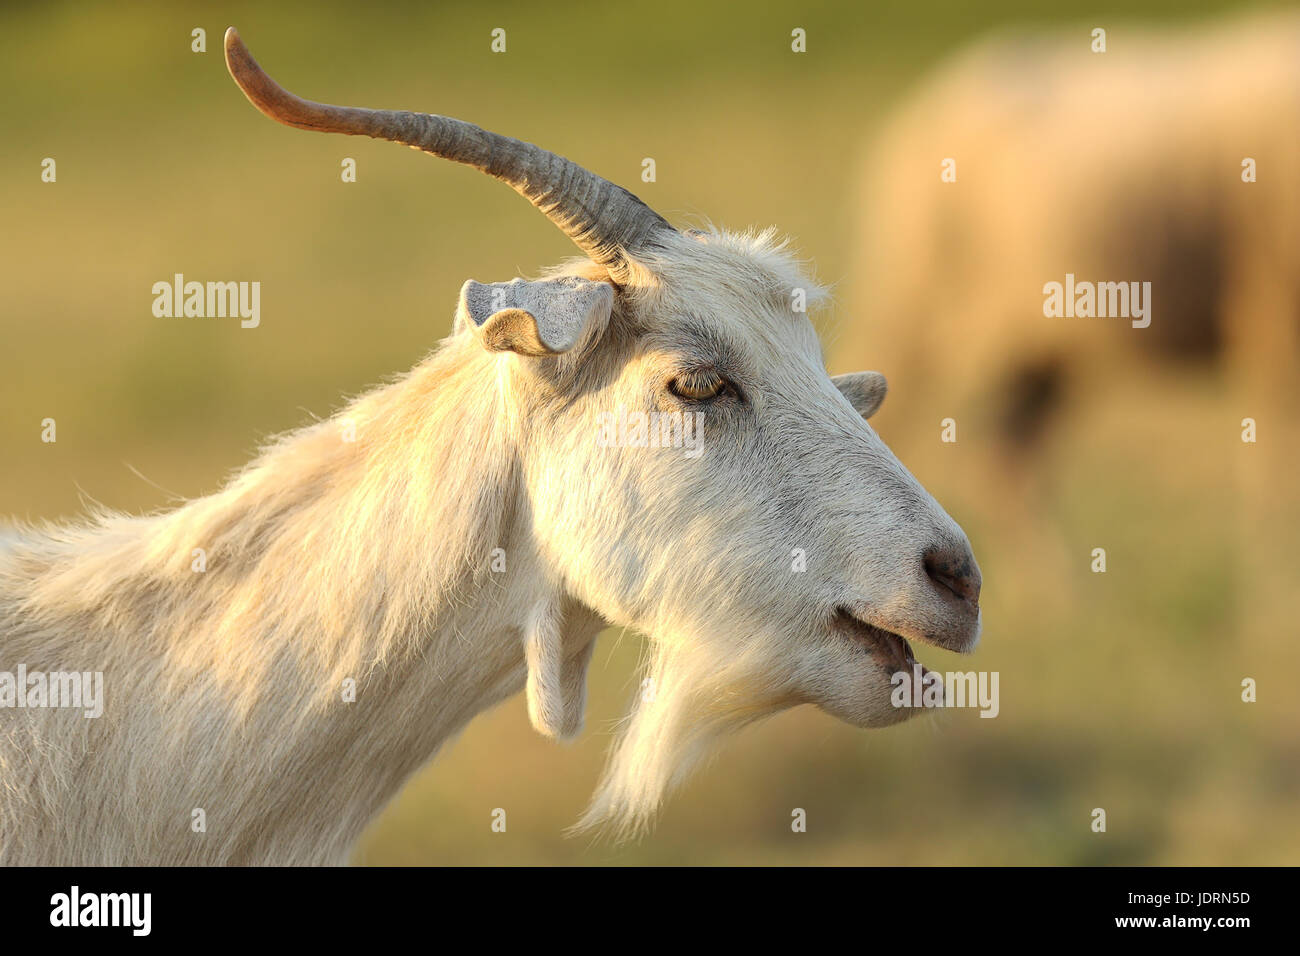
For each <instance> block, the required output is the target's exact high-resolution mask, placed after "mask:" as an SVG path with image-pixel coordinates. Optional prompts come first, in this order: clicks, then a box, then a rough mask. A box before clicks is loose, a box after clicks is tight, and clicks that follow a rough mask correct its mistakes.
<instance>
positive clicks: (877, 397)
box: [831, 372, 889, 418]
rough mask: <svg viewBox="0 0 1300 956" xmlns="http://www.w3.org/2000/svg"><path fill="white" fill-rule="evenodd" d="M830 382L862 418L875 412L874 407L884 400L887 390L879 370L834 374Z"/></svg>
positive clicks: (868, 416) (887, 387) (883, 377)
mask: <svg viewBox="0 0 1300 956" xmlns="http://www.w3.org/2000/svg"><path fill="white" fill-rule="evenodd" d="M831 382H832V383H833V384H834V385H835V387H836V388H838V389H839V390H840V392H841V393H842V394H843V395H844V397H845V398H847V399H848V400H849V404H850V405H852V406H853V407H854V408H856V409H857V411H858V414H859V415H861V416H862V417H863V418H870V417H871V416H872V415H874V414H876V409H878V408H879V407H880V403H881V402H883V401H884V400H885V392H887V391H888V390H889V386H888V385H886V384H885V376H883V375H881V374H880V373H879V372H850V373H848V374H847V375H836V376H834V377H833V378H832V379H831Z"/></svg>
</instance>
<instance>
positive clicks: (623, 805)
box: [571, 640, 799, 842]
mask: <svg viewBox="0 0 1300 956" xmlns="http://www.w3.org/2000/svg"><path fill="white" fill-rule="evenodd" d="M774 673H779V670H778V669H776V668H774V667H772V666H771V662H765V661H764V660H762V659H761V656H760V653H759V652H758V650H757V649H756V648H753V647H749V648H743V649H740V650H738V649H737V648H736V647H735V646H726V645H724V646H707V645H704V644H701V643H695V642H690V643H684V642H674V643H660V642H657V641H653V640H652V641H651V642H650V651H649V660H648V662H647V665H646V667H645V668H644V670H643V679H642V681H641V682H640V688H639V690H638V694H637V698H636V702H635V704H634V706H633V709H632V712H631V713H630V714H629V715H628V716H627V717H626V718H625V719H624V721H623V723H624V727H623V730H622V732H621V734H620V735H619V738H618V740H617V741H616V742H615V744H614V746H613V748H612V749H611V751H610V756H609V760H608V763H607V764H606V767H605V771H604V774H603V775H602V777H601V781H600V784H599V785H598V786H597V788H596V792H595V794H594V796H593V797H592V799H591V803H590V804H588V806H587V809H586V810H585V811H584V812H583V814H582V817H581V818H580V819H579V820H578V822H577V823H576V824H575V825H574V826H573V827H572V829H571V832H572V833H592V832H594V833H596V834H597V835H598V836H602V837H607V838H609V839H611V840H612V841H614V842H624V841H627V840H633V839H636V838H638V837H640V836H643V835H644V834H645V833H646V832H647V831H648V830H649V829H650V828H651V826H652V825H653V823H654V819H655V816H656V814H657V813H658V810H659V808H660V806H661V805H662V803H663V801H664V799H665V797H667V795H668V794H669V793H671V792H672V791H673V790H674V789H675V788H676V787H678V786H679V785H680V784H681V783H682V782H683V781H684V780H685V779H686V777H688V776H689V775H690V773H691V771H692V770H693V769H695V768H696V767H698V766H699V765H700V764H701V763H702V762H704V761H705V760H707V758H708V757H710V756H711V755H712V754H713V753H714V752H715V749H716V744H717V742H718V741H719V740H721V739H722V738H724V737H727V736H729V735H730V734H732V733H734V732H736V731H738V730H740V729H741V728H743V727H746V726H748V725H750V724H752V723H754V722H756V721H759V720H762V719H763V718H764V717H768V716H771V715H772V714H775V713H777V712H778V711H780V710H783V709H785V708H787V707H790V706H793V705H794V704H797V703H799V701H798V700H795V699H793V697H792V696H791V694H790V692H789V690H788V688H782V687H778V686H776V685H775V684H773V682H772V679H771V677H770V675H771V674H774Z"/></svg>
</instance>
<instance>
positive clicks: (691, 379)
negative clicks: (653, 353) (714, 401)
mask: <svg viewBox="0 0 1300 956" xmlns="http://www.w3.org/2000/svg"><path fill="white" fill-rule="evenodd" d="M726 387H727V380H726V379H725V378H723V377H722V376H721V375H719V374H718V373H717V372H714V371H712V370H709V369H704V370H700V371H696V372H686V373H685V374H682V375H678V376H677V377H676V378H675V379H673V380H672V381H671V382H669V383H668V391H670V392H672V393H673V394H674V395H676V396H677V397H678V398H684V399H687V400H688V401H692V402H701V401H704V400H705V399H708V398H713V397H714V396H716V395H718V394H720V393H721V392H722V390H723V389H725V388H726Z"/></svg>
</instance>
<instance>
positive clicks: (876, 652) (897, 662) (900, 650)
mask: <svg viewBox="0 0 1300 956" xmlns="http://www.w3.org/2000/svg"><path fill="white" fill-rule="evenodd" d="M835 623H836V624H838V625H840V626H841V627H842V628H843V629H844V630H846V631H847V632H848V634H849V637H850V639H851V640H853V641H854V642H855V643H857V644H859V645H860V646H862V647H863V649H864V650H865V651H866V652H867V654H868V656H870V657H871V658H872V659H873V660H874V661H875V662H876V663H877V664H879V665H880V666H881V667H883V668H884V669H885V670H886V671H888V672H889V673H890V674H897V673H899V672H903V673H906V674H907V675H908V677H912V676H913V675H914V674H915V672H916V669H917V668H918V667H919V668H920V673H921V676H922V677H924V676H925V675H926V674H928V673H929V671H928V670H927V669H926V667H925V665H924V664H922V663H921V662H920V661H918V660H917V659H916V655H915V654H913V653H912V645H911V644H909V643H907V639H906V638H905V637H903V636H902V635H901V634H895V633H894V632H893V631H887V630H885V629H884V628H883V627H878V626H877V625H875V624H869V623H868V622H866V621H864V620H862V619H861V618H860V617H858V616H857V615H855V614H853V613H852V612H851V611H849V609H848V608H845V607H838V608H836V609H835Z"/></svg>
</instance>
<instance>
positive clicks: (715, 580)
mask: <svg viewBox="0 0 1300 956" xmlns="http://www.w3.org/2000/svg"><path fill="white" fill-rule="evenodd" d="M226 58H227V64H228V66H229V68H230V71H231V73H232V75H233V76H234V77H235V79H236V81H237V82H238V83H239V85H240V86H241V87H242V88H243V90H244V92H245V94H246V95H247V96H248V98H249V99H250V100H251V101H252V102H253V104H254V105H256V106H257V107H258V108H259V109H260V110H262V111H263V112H264V113H266V114H267V115H269V116H271V117H273V118H275V119H277V120H279V121H281V122H283V123H287V124H289V125H291V126H298V127H301V128H306V129H317V130H323V131H325V130H327V131H336V132H343V133H364V134H366V135H370V136H375V137H379V138H384V139H389V140H394V141H397V142H402V143H406V144H408V145H411V146H414V147H416V148H419V149H422V150H424V151H425V152H428V153H432V154H433V155H435V156H441V157H445V158H448V159H452V160H455V161H457V162H462V163H467V164H469V165H472V166H475V167H477V168H479V169H481V170H483V171H485V172H487V173H489V174H490V175H493V176H495V177H497V178H499V179H502V180H504V181H505V182H507V183H508V184H510V185H511V186H513V187H514V188H515V189H516V190H518V191H519V192H520V193H522V194H523V195H524V196H526V197H527V198H528V199H529V200H530V201H532V202H533V203H534V204H535V205H536V206H538V207H539V208H540V209H542V210H543V211H544V212H545V213H546V215H547V216H548V217H550V218H551V219H552V220H553V221H554V222H555V223H556V224H557V225H558V226H559V227H560V228H561V229H563V230H564V231H565V232H566V233H567V234H568V235H569V236H570V237H571V238H573V240H574V241H575V242H576V243H577V245H578V246H579V248H580V249H581V250H582V251H583V252H584V253H585V254H586V255H587V256H588V257H589V258H588V259H586V260H582V261H580V262H577V263H575V264H572V265H570V266H568V267H566V268H564V269H562V270H560V271H558V272H556V273H554V274H552V275H551V276H550V277H548V278H545V279H542V280H540V281H536V282H523V281H521V280H515V281H514V282H512V283H506V284H498V285H493V286H487V285H480V284H479V283H476V282H472V281H471V282H467V283H466V284H465V287H464V288H463V289H462V291H461V297H460V304H459V308H458V311H457V315H456V322H455V328H454V331H453V334H452V335H451V336H450V337H449V338H448V339H446V340H445V341H444V342H443V343H442V344H441V346H440V347H439V348H438V349H437V351H435V352H434V353H433V354H432V355H431V356H430V357H429V358H428V359H426V360H425V361H424V362H422V363H421V364H419V365H417V366H416V367H415V369H414V370H412V371H411V372H410V373H409V374H407V375H406V376H405V377H404V378H402V379H401V380H400V381H398V382H396V383H394V384H391V385H388V386H386V387H383V388H379V389H376V390H374V391H371V392H370V393H368V394H366V395H363V396H361V397H360V398H358V399H356V400H355V401H353V402H352V403H351V404H350V405H348V407H347V408H346V409H344V410H343V411H342V412H340V413H339V415H338V416H336V417H335V418H333V419H331V420H328V421H324V422H320V423H317V424H313V425H311V426H308V427H306V428H303V429H301V430H299V431H296V432H293V433H292V434H289V435H287V436H285V437H283V438H282V439H280V440H279V441H276V442H275V443H273V444H272V445H271V446H270V447H268V448H266V449H265V450H264V451H263V452H262V453H261V454H260V456H259V457H258V458H257V459H256V460H255V461H254V462H252V463H251V464H250V465H249V466H248V467H247V468H245V469H244V470H243V471H242V472H241V473H240V474H238V475H237V476H236V477H235V478H234V479H233V480H232V481H231V482H230V483H229V484H228V485H227V486H226V487H225V488H224V490H222V491H220V492H219V493H217V494H214V495H212V496H210V497H207V498H202V499H199V500H195V501H192V502H189V503H188V504H185V505H184V506H182V507H180V508H178V509H176V510H174V511H171V512H170V513H166V514H160V515H154V516H149V517H126V516H120V515H112V514H101V515H98V516H96V518H95V519H94V520H93V521H92V522H90V523H88V524H84V525H78V526H72V527H57V528H44V529H40V530H36V529H28V530H25V531H24V532H23V534H22V536H21V538H20V540H19V541H18V542H17V543H16V544H15V545H14V547H13V548H12V550H10V551H9V552H8V553H7V555H6V556H5V557H4V558H3V559H2V560H0V654H2V655H3V657H2V658H0V667H3V668H7V669H9V670H11V671H12V670H13V668H14V667H16V666H18V665H19V664H23V665H25V667H26V668H27V670H28V671H29V672H34V671H47V672H48V671H58V670H61V669H73V668H75V669H77V670H97V671H103V673H104V681H105V687H106V696H107V700H106V702H105V712H104V716H103V717H102V718H101V719H99V720H88V719H85V718H83V717H82V716H81V715H80V713H79V712H73V711H70V710H65V709H54V708H49V707H46V708H30V707H29V708H26V709H12V708H4V709H0V783H2V786H3V791H2V792H0V862H5V863H59V864H124V863H160V864H194V863H223V864H234V863H277V864H304V863H339V862H344V861H346V859H347V857H348V852H349V849H350V847H351V846H352V844H353V843H354V841H355V840H356V838H357V836H358V835H359V834H360V832H361V830H362V828H363V827H365V826H366V824H367V823H368V822H369V821H370V820H371V819H372V818H373V817H374V816H375V814H376V813H377V812H378V811H379V810H380V808H382V807H383V806H384V804H385V803H386V802H387V801H388V800H389V799H390V798H391V797H392V796H393V795H394V794H395V793H396V792H397V791H398V789H399V788H400V787H401V786H402V783H403V781H405V780H406V779H407V778H408V777H409V776H410V774H411V773H412V772H414V771H415V770H416V769H417V768H419V767H420V766H422V765H423V764H425V763H426V762H427V761H428V760H430V759H431V757H432V756H433V755H434V754H435V753H436V752H437V750H438V748H439V746H440V745H441V744H442V743H443V742H444V741H445V740H447V739H448V738H449V737H451V736H452V735H453V734H455V733H456V732H457V731H458V730H459V729H461V728H462V727H464V726H465V724H466V723H467V722H468V721H469V720H470V719H471V718H472V717H473V716H474V715H475V714H477V713H479V712H480V711H482V710H484V709H485V708H488V707H491V706H492V705H494V704H496V703H497V702H499V701H501V700H503V699H504V698H506V697H509V696H510V695H512V694H514V693H515V692H516V691H517V690H518V689H519V688H520V687H521V686H525V685H526V687H527V700H528V710H529V714H530V716H531V719H532V722H533V723H534V724H535V726H536V727H537V729H538V730H540V731H541V732H542V733H545V734H548V735H552V736H555V737H565V736H569V735H572V734H575V733H577V732H578V730H579V729H580V727H581V724H582V717H583V699H584V682H585V671H586V667H587V663H588V661H589V660H590V658H591V653H592V647H593V642H594V638H595V636H596V634H597V632H598V631H600V630H601V628H602V627H604V626H606V624H613V625H621V626H625V627H631V628H635V629H637V630H639V631H642V632H644V633H645V634H647V635H649V637H650V640H651V648H652V650H651V655H652V659H651V662H650V664H649V676H650V677H652V678H653V680H654V686H655V688H656V693H655V694H653V695H643V696H645V697H647V698H652V699H648V700H641V701H639V702H638V703H637V705H636V707H635V710H634V712H633V714H632V715H631V718H630V720H629V722H628V725H627V727H626V729H625V731H624V733H623V736H622V739H621V740H620V741H619V742H618V744H617V745H616V748H615V750H614V752H613V755H612V758H611V761H610V765H609V767H608V770H607V772H606V774H605V776H604V779H603V782H602V783H601V785H600V789H599V791H598V793H597V794H596V796H595V798H594V800H593V802H592V804H591V806H590V807H589V809H588V810H587V812H586V815H585V816H584V817H583V820H582V823H583V825H584V826H592V825H596V824H602V823H603V824H608V825H609V826H610V827H612V828H613V829H614V830H615V831H618V832H628V831H635V830H637V829H639V828H640V827H641V826H642V825H643V824H645V823H646V821H648V820H649V819H650V817H651V815H652V814H653V812H654V810H655V808H656V807H657V806H658V804H659V802H660V800H661V798H662V796H663V795H664V793H665V792H666V790H667V789H668V788H669V786H670V785H671V784H672V783H673V782H674V781H675V780H677V779H678V778H679V777H680V776H681V774H682V773H683V772H684V771H685V769H686V768H687V767H688V766H689V765H690V764H691V763H692V762H693V760H694V759H695V758H696V757H697V756H698V755H699V754H700V753H701V752H702V750H703V749H704V748H705V746H706V745H707V744H708V743H709V742H710V741H711V740H712V739H714V738H716V737H717V736H719V735H720V734H722V733H723V732H725V731H727V730H729V729H731V728H734V727H737V726H739V725H742V724H745V723H748V722H750V721H753V720H755V719H757V718H759V717H762V716H764V715H766V714H770V713H774V712H776V711H778V710H780V709H782V708H786V707H790V706H792V705H795V704H800V703H814V704H817V705H819V706H821V707H823V708H824V709H826V710H827V711H829V712H831V713H833V714H836V715H838V716H839V717H841V718H843V719H845V720H847V721H851V722H852V723H854V724H858V725H863V726H878V725H885V724H890V723H894V722H897V721H900V720H903V719H905V718H906V717H907V716H908V715H909V714H910V713H911V712H910V711H907V710H900V709H896V708H895V707H893V706H891V703H890V699H889V698H890V690H891V685H890V675H891V674H892V673H894V672H896V671H899V670H902V669H908V670H910V667H911V661H912V658H911V651H910V649H909V647H908V645H907V643H906V641H905V640H904V638H915V639H919V640H922V641H928V642H932V643H934V644H937V645H940V646H943V647H947V648H952V649H956V650H963V651H964V650H969V649H970V648H971V647H973V645H974V644H975V642H976V640H977V638H978V634H979V627H980V621H979V607H978V594H979V586H980V578H979V571H978V568H977V567H976V564H975V562H974V559H973V557H972V555H971V552H970V548H969V545H968V543H967V541H966V538H965V536H964V535H963V534H962V532H961V530H960V529H959V528H958V527H957V525H956V524H954V523H953V521H952V520H951V519H950V518H949V517H948V515H947V514H945V513H944V511H943V510H942V509H941V508H940V507H939V506H938V504H936V503H935V502H934V500H933V499H932V498H931V497H930V496H929V495H928V494H927V493H926V492H925V491H924V490H923V489H922V488H921V487H920V485H919V484H918V483H917V482H916V481H915V479H913V478H912V477H911V476H910V475H909V474H908V473H907V471H906V470H904V468H903V467H902V466H901V465H900V464H899V463H898V461H897V460H896V459H895V458H894V457H893V456H892V455H891V453H890V452H889V450H888V449H887V448H886V447H885V445H884V444H883V443H882V442H881V441H880V439H879V438H877V437H876V435H875V434H874V433H873V432H872V430H871V429H870V428H869V427H868V426H867V424H866V423H865V421H864V420H863V416H864V415H869V414H870V413H871V412H872V411H874V409H875V408H876V406H877V405H878V404H879V403H880V401H881V399H882V398H883V395H884V382H883V379H881V378H880V376H879V375H877V374H875V373H862V374H859V375H852V376H841V377H839V378H837V379H831V378H830V377H828V376H827V374H826V371H825V369H824V367H823V364H822V358H821V352H820V349H819V347H818V342H817V338H816V336H815V334H814V333H813V330H812V326H811V324H810V323H809V322H808V320H807V318H806V317H805V316H803V315H801V314H798V313H795V312H792V311H791V308H790V296H791V290H792V289H794V288H803V289H806V290H809V291H810V292H811V291H812V290H813V286H812V285H811V284H810V282H809V280H808V279H807V278H805V277H804V276H803V275H802V274H801V273H800V272H799V270H798V269H797V268H796V266H795V264H794V263H793V261H792V260H791V259H790V257H789V256H788V255H787V254H786V253H785V252H784V251H783V250H782V247H781V246H780V245H779V244H778V243H776V242H775V241H773V239H772V238H771V236H770V234H768V233H764V234H762V235H747V236H737V235H732V234H728V233H711V234H707V235H705V234H692V235H686V234H682V233H679V232H677V231H675V230H673V229H672V228H671V227H670V226H669V225H668V224H667V223H666V222H664V220H662V219H661V218H660V217H659V216H657V215H656V214H655V213H653V212H652V211H650V210H649V209H648V208H646V207H645V206H644V205H643V204H642V203H641V202H640V201H639V200H637V199H636V198H635V197H633V196H632V195H630V194H629V193H627V192H625V191H623V190H622V189H620V188H618V187H616V186H613V185H611V184H610V183H608V182H606V181H604V180H602V179H600V178H599V177H597V176H595V175H593V174H591V173H589V172H587V171H586V170H584V169H582V168H581V167H579V166H577V165H575V164H573V163H571V162H569V161H568V160H565V159H562V158H560V157H558V156H556V155H554V154H551V153H548V152H546V151H544V150H541V149H539V148H537V147H535V146H532V145H529V144H526V143H521V142H518V141H516V140H512V139H508V138H506V137H502V136H498V135H495V134H491V133H487V132H485V131H483V130H481V129H479V128H477V127H475V126H471V125H469V124H466V123H462V122H459V121H457V120H452V119H447V118H443V117H437V116H426V115H422V114H414V113H395V112H381V111H370V110H360V109H347V108H340V107H332V106H322V105H319V104H315V103H308V102H305V101H303V100H300V99H298V98H297V97H295V96H292V95H291V94H289V93H286V92H285V91H284V90H282V89H280V88H279V87H278V86H276V85H275V84H274V82H273V81H272V80H270V78H269V77H267V76H266V75H265V74H264V73H263V72H261V70H260V68H259V67H258V66H257V64H256V63H255V62H254V61H253V60H252V58H251V57H250V56H249V54H248V51H247V50H246V49H245V48H244V46H243V45H242V44H241V42H240V40H239V37H238V35H237V34H236V33H235V31H234V30H233V29H232V30H230V31H229V32H228V33H227V36H226ZM619 409H624V410H631V411H636V412H650V411H655V410H658V411H662V412H669V413H674V412H675V413H688V412H689V413H691V414H692V415H694V414H697V413H698V414H700V415H702V416H703V423H704V431H703V438H704V452H703V454H701V455H698V456H691V455H687V454H684V453H682V451H681V450H675V449H672V448H647V447H628V445H629V444H632V445H635V444H637V443H635V442H632V443H623V444H620V443H617V442H616V443H609V442H599V441H597V434H598V432H599V430H600V427H601V426H600V424H599V423H600V422H601V421H602V420H603V419H602V416H605V415H607V414H608V413H611V412H615V411H617V410H619ZM855 409H856V410H855ZM859 413H861V414H859ZM345 420H346V421H348V422H350V423H353V425H354V426H355V429H356V440H355V441H345V440H343V435H342V429H343V422H344V421H345ZM199 548H201V549H203V550H204V552H205V553H206V570H204V571H202V572H201V573H200V572H197V571H196V570H195V565H194V560H195V559H194V557H193V553H194V551H195V549H199ZM498 549H500V550H498ZM796 551H800V552H802V553H803V554H804V555H806V562H807V570H806V572H804V573H792V571H791V568H792V553H793V552H796ZM796 560H797V559H796ZM352 681H355V687H356V698H355V701H354V702H348V701H347V700H345V699H344V698H345V694H344V688H345V687H346V686H350V684H349V682H352ZM20 692H21V688H20ZM3 703H4V700H3V697H2V696H0V704H3ZM200 809H201V810H203V811H204V815H203V816H204V818H205V821H206V830H205V832H195V831H196V830H198V829H201V828H198V827H196V826H192V825H191V824H192V821H193V820H196V819H199V816H198V814H197V812H196V811H197V810H200Z"/></svg>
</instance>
